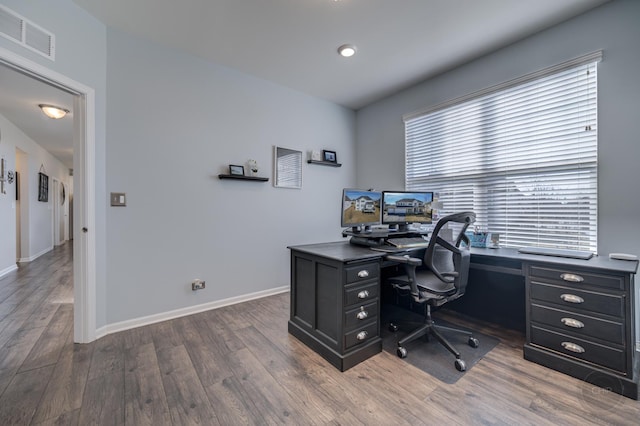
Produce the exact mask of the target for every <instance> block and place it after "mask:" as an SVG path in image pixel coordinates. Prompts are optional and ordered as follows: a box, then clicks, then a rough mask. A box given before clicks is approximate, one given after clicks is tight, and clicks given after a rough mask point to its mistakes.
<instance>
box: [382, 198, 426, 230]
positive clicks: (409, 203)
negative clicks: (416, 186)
mask: <svg viewBox="0 0 640 426" xmlns="http://www.w3.org/2000/svg"><path fill="white" fill-rule="evenodd" d="M432 202H433V192H425V191H384V192H382V224H383V225H389V229H398V230H400V231H403V230H406V229H407V225H409V224H411V223H421V224H422V223H431V203H432Z"/></svg>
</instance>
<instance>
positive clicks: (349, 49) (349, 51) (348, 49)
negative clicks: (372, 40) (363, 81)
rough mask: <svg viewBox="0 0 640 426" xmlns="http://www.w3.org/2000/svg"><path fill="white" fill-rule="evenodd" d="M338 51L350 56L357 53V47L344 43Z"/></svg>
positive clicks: (347, 56)
mask: <svg viewBox="0 0 640 426" xmlns="http://www.w3.org/2000/svg"><path fill="white" fill-rule="evenodd" d="M338 53H339V54H340V55H341V56H344V57H345V58H350V57H351V56H353V55H355V54H356V47H355V46H354V45H352V44H343V45H342V46H340V47H338Z"/></svg>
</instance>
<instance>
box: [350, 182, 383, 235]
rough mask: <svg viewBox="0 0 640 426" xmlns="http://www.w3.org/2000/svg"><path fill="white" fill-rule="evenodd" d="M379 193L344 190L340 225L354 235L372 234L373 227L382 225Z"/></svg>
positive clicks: (363, 190) (380, 195) (362, 190)
mask: <svg viewBox="0 0 640 426" xmlns="http://www.w3.org/2000/svg"><path fill="white" fill-rule="evenodd" d="M381 197H382V193H381V192H379V191H367V190H365V189H351V188H344V189H343V190H342V213H341V216H340V217H341V221H340V224H341V226H342V227H343V228H347V227H349V228H351V231H352V232H354V233H362V232H371V225H380V198H381Z"/></svg>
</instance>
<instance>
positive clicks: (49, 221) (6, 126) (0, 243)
mask: <svg viewBox="0 0 640 426" xmlns="http://www.w3.org/2000/svg"><path fill="white" fill-rule="evenodd" d="M0 131H1V132H2V141H1V142H0V156H2V157H3V158H5V160H6V162H7V168H6V169H7V170H11V171H15V170H16V169H17V168H18V167H17V164H16V148H18V149H20V151H22V152H24V153H25V154H24V155H25V158H26V164H25V165H22V166H21V167H20V168H21V169H22V170H21V173H20V188H21V191H20V192H21V196H20V201H19V202H20V203H21V213H22V215H23V216H22V217H24V220H23V221H22V222H23V225H24V224H26V225H25V226H27V227H28V228H26V230H25V231H23V233H22V242H21V251H22V253H19V254H17V253H16V197H15V191H16V185H15V181H14V183H12V184H8V183H5V187H6V190H7V193H6V194H0V228H2V234H0V235H1V237H0V273H1V272H2V271H4V270H8V269H9V268H10V267H11V266H13V265H15V263H16V257H19V258H20V260H21V261H30V260H34V259H35V258H37V257H38V256H41V255H42V254H44V253H46V252H48V251H49V250H51V249H52V248H53V245H54V241H53V227H52V226H53V208H54V206H53V201H54V199H55V197H54V194H53V192H52V190H53V185H52V182H53V179H57V180H59V181H61V182H65V184H66V183H68V181H69V176H68V170H67V168H66V167H65V166H64V165H63V164H62V163H61V162H60V161H59V160H58V159H56V158H54V157H53V156H52V155H51V154H49V153H48V152H47V151H45V150H44V149H43V148H42V147H41V146H40V145H38V144H37V143H35V142H34V141H33V140H31V139H30V138H29V137H28V136H26V135H25V134H24V133H23V132H22V131H21V130H20V129H18V128H17V127H16V126H15V125H13V123H11V122H10V121H9V120H7V119H6V117H4V116H3V115H0ZM41 167H42V169H43V171H44V173H45V174H46V175H48V176H49V200H48V202H41V201H38V172H39V171H40V168H41Z"/></svg>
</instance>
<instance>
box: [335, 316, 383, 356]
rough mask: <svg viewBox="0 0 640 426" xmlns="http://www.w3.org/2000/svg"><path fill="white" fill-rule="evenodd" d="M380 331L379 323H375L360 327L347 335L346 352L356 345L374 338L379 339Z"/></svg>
mask: <svg viewBox="0 0 640 426" xmlns="http://www.w3.org/2000/svg"><path fill="white" fill-rule="evenodd" d="M379 330H380V326H379V325H378V321H373V322H370V323H369V324H365V325H363V326H362V327H358V328H357V329H355V330H353V331H350V332H348V333H345V335H344V348H345V350H348V349H350V348H352V347H354V346H356V345H360V344H362V343H364V342H366V341H367V340H369V339H371V338H373V337H378V332H379Z"/></svg>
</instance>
